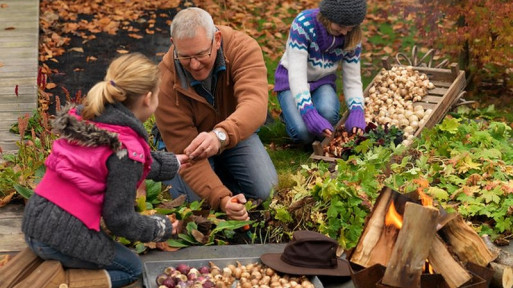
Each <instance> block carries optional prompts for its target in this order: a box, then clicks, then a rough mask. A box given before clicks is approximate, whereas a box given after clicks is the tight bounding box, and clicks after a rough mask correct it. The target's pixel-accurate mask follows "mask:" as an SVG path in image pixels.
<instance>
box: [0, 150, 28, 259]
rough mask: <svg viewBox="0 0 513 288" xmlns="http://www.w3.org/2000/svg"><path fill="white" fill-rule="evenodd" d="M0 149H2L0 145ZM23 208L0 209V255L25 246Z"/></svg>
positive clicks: (11, 206)
mask: <svg viewBox="0 0 513 288" xmlns="http://www.w3.org/2000/svg"><path fill="white" fill-rule="evenodd" d="M0 143H1V142H0ZM0 147H2V149H4V147H3V146H2V145H1V144H0ZM23 208H24V206H23V205H21V204H9V205H6V206H4V207H1V208H0V253H5V252H12V251H20V250H22V249H24V248H25V247H26V246H27V245H26V244H25V239H24V236H23V233H22V232H21V223H22V219H23Z"/></svg>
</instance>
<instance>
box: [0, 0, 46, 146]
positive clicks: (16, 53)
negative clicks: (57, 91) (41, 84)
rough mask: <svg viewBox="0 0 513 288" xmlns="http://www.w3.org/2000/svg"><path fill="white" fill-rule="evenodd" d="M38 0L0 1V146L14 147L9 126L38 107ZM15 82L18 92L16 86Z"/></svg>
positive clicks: (16, 137)
mask: <svg viewBox="0 0 513 288" xmlns="http://www.w3.org/2000/svg"><path fill="white" fill-rule="evenodd" d="M38 42H39V0H1V1H0V147H1V148H2V150H3V151H4V152H12V151H17V150H18V147H17V146H16V141H18V140H19V138H18V135H16V134H13V133H10V132H9V128H10V127H11V125H12V124H13V123H16V121H17V119H18V117H19V116H23V115H24V114H26V113H29V114H30V115H32V113H33V112H34V110H35V109H36V107H37V85H36V81H37V69H38ZM16 86H18V96H16V93H15V90H16Z"/></svg>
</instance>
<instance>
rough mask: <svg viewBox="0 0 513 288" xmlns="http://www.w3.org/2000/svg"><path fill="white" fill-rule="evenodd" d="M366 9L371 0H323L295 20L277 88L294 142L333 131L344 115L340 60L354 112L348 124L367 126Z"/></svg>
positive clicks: (278, 71)
mask: <svg viewBox="0 0 513 288" xmlns="http://www.w3.org/2000/svg"><path fill="white" fill-rule="evenodd" d="M366 10H367V6H366V3H365V0H322V1H321V2H320V4H319V8H316V9H310V10H306V11H303V12H301V13H300V14H299V15H298V16H297V17H296V18H295V19H294V21H293V22H292V26H291V28H290V32H289V37H288V40H287V46H286V49H285V53H284V54H283V56H282V58H281V60H280V64H279V66H278V68H277V69H276V72H275V86H274V90H275V91H276V92H278V101H279V102H280V106H281V109H282V112H283V114H282V118H283V120H284V122H285V124H286V130H287V133H288V134H289V136H290V137H291V138H292V140H293V141H294V142H297V143H306V144H309V143H311V142H313V140H314V139H315V138H316V137H322V136H330V135H331V133H332V132H333V126H334V125H335V124H336V123H337V122H338V120H339V117H340V116H339V110H340V102H339V99H338V96H337V93H336V86H335V80H336V73H337V70H338V68H339V64H340V63H341V64H342V80H343V88H344V97H345V102H346V104H347V108H348V110H349V112H350V113H349V117H348V118H347V120H346V122H345V129H346V130H347V131H351V132H357V131H358V129H362V130H363V129H365V118H364V113H363V108H364V101H363V89H362V81H361V75H360V53H361V49H362V48H361V38H362V32H361V29H360V23H362V22H363V20H364V18H365V14H366Z"/></svg>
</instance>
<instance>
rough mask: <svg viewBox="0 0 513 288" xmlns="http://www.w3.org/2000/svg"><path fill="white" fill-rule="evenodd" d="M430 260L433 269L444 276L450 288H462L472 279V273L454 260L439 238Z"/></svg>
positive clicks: (432, 248) (430, 254)
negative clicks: (461, 287)
mask: <svg viewBox="0 0 513 288" xmlns="http://www.w3.org/2000/svg"><path fill="white" fill-rule="evenodd" d="M428 260H429V264H431V266H433V269H434V270H435V271H436V272H437V273H440V274H442V276H443V277H444V280H445V282H447V284H448V285H449V287H450V288H455V287H460V286H462V285H463V284H465V283H466V282H468V281H469V280H470V279H472V276H471V275H470V273H468V272H467V270H466V269H465V268H463V267H462V266H461V265H460V264H459V263H458V262H457V261H456V260H454V258H453V257H452V255H451V253H450V252H449V250H447V247H446V246H445V244H444V243H443V241H442V239H440V238H439V236H436V237H435V239H434V240H433V243H432V245H431V249H430V250H429V256H428Z"/></svg>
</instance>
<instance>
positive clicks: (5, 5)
mask: <svg viewBox="0 0 513 288" xmlns="http://www.w3.org/2000/svg"><path fill="white" fill-rule="evenodd" d="M7 7H9V5H7V4H6V3H2V4H0V8H7Z"/></svg>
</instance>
